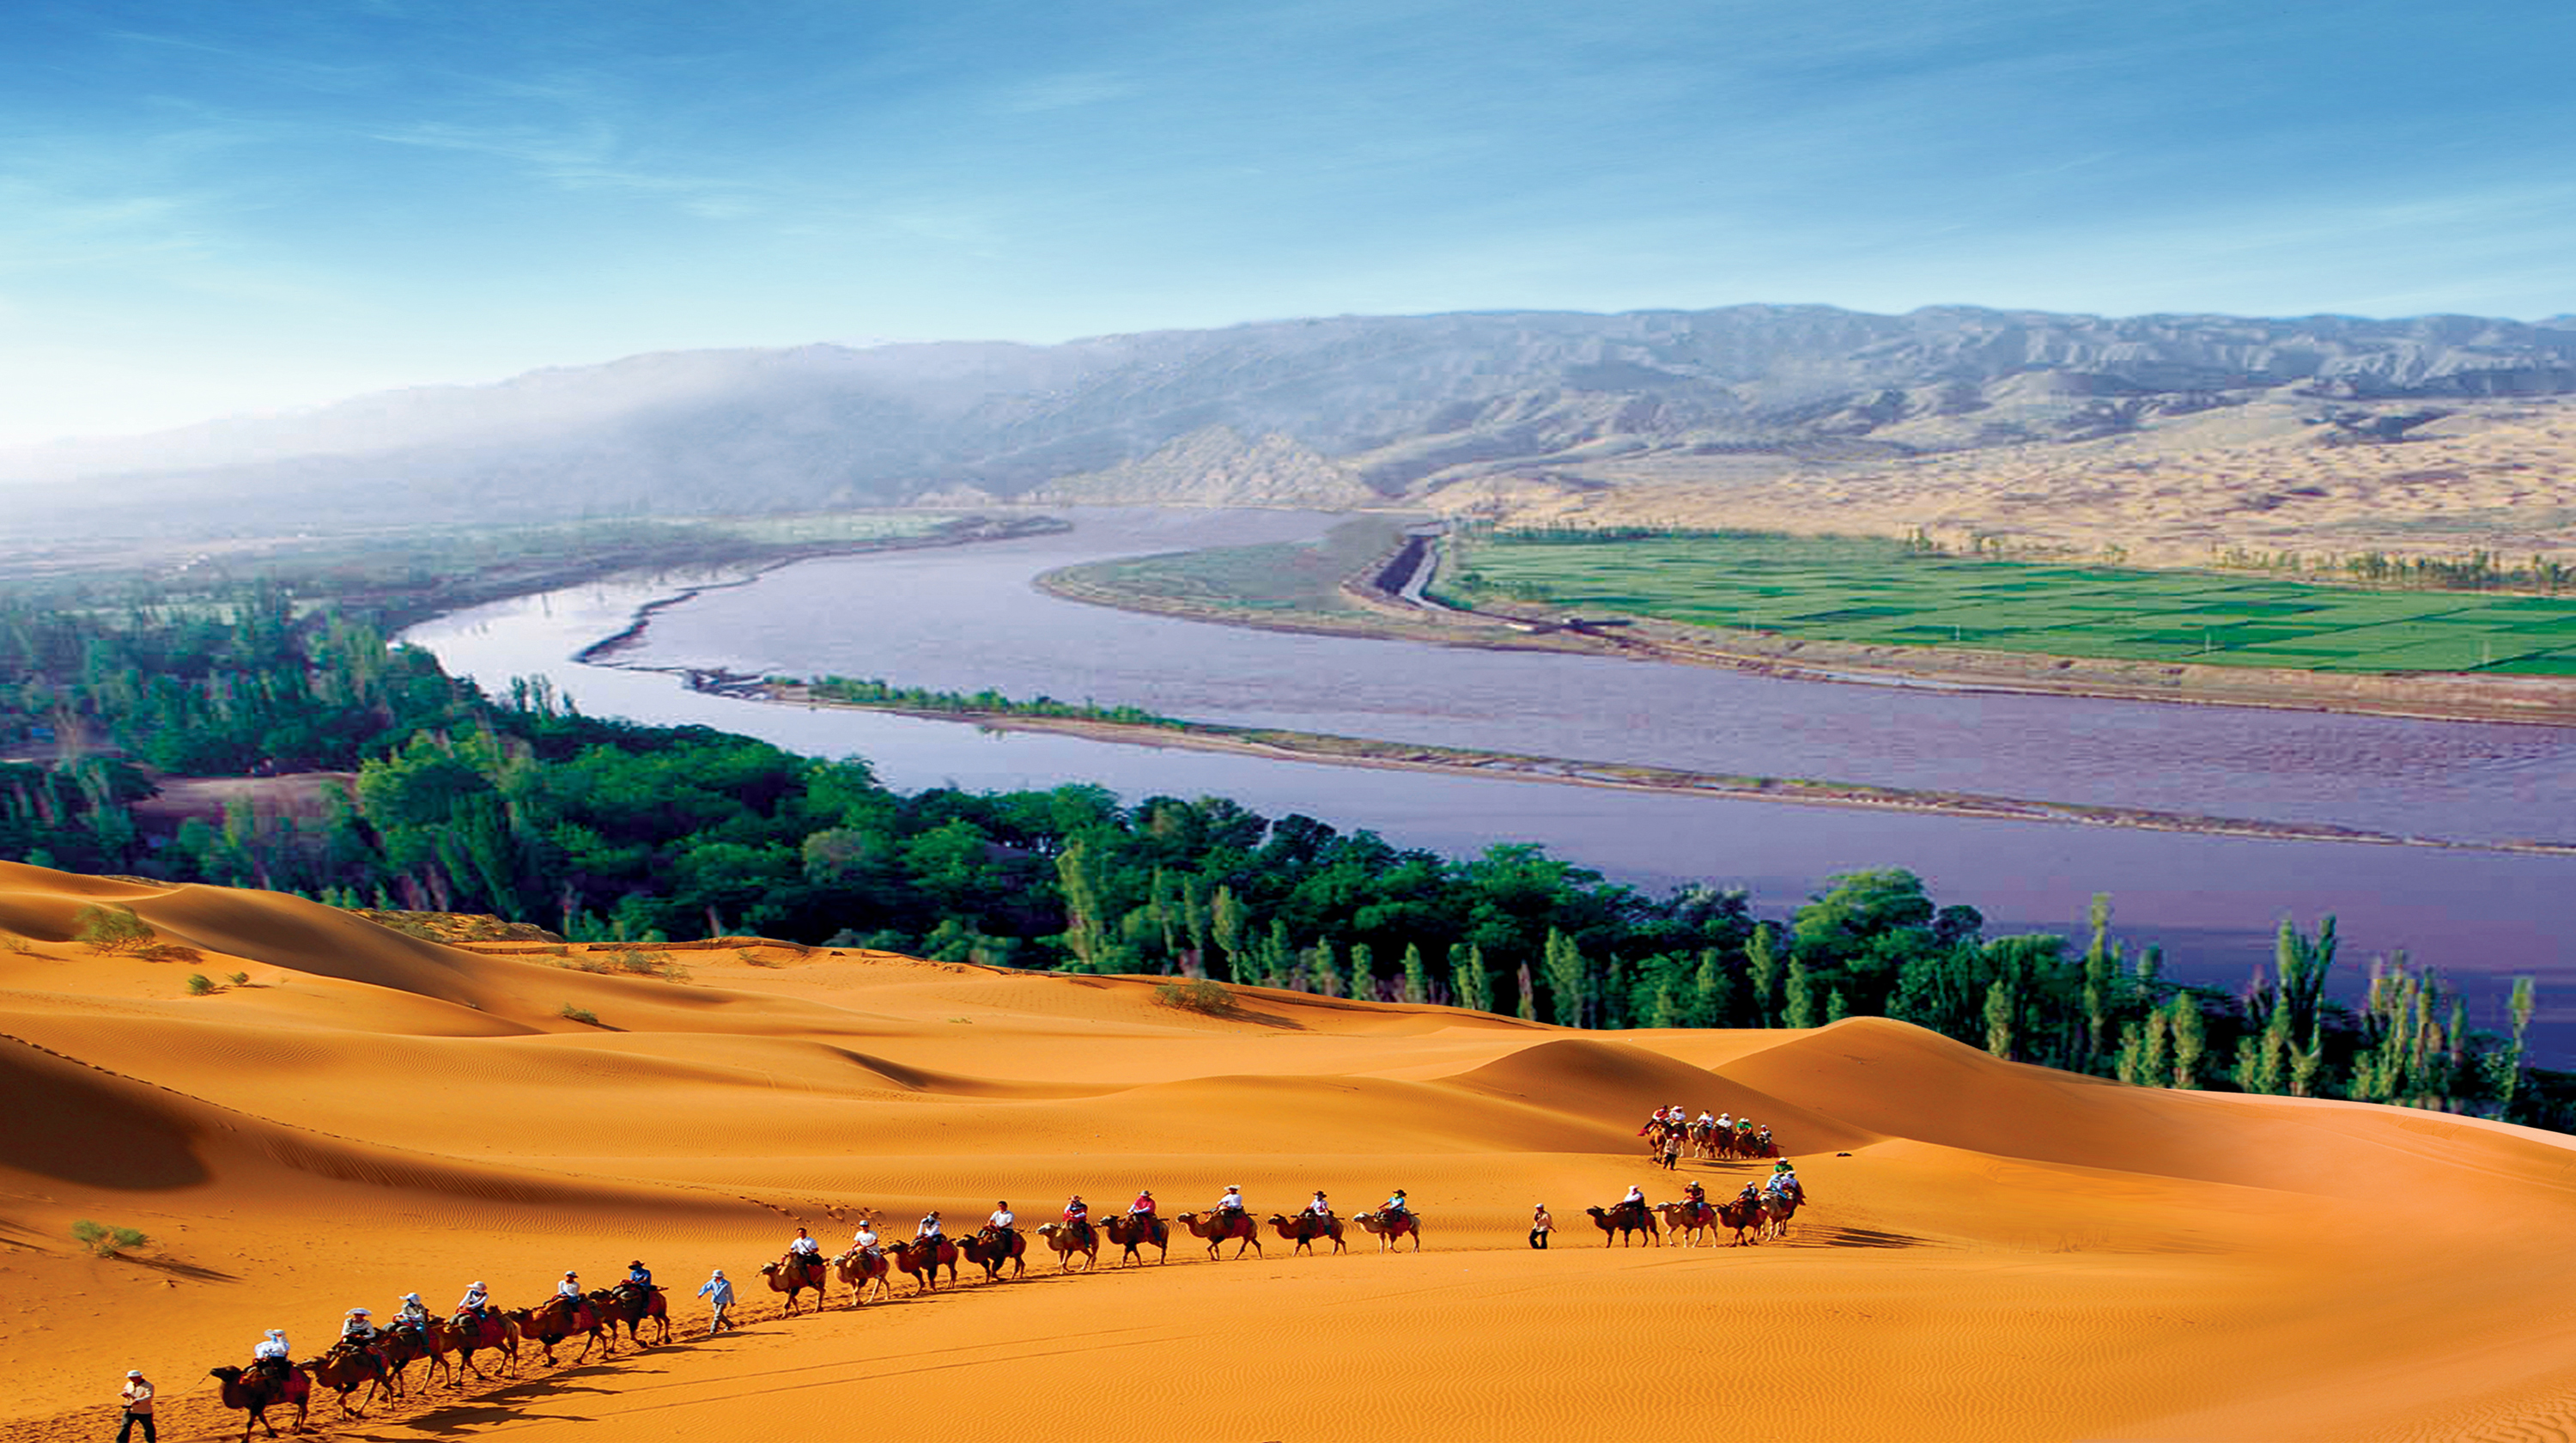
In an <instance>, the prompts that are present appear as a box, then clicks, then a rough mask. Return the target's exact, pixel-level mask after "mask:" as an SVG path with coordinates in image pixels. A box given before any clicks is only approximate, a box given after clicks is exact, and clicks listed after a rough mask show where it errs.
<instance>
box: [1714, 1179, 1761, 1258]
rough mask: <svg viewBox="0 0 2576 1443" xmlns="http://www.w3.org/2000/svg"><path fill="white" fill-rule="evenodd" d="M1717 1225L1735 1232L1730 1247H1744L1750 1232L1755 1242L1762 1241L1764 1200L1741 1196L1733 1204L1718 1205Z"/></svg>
mask: <svg viewBox="0 0 2576 1443" xmlns="http://www.w3.org/2000/svg"><path fill="white" fill-rule="evenodd" d="M1746 1191H1747V1192H1750V1191H1752V1189H1750V1188H1747V1189H1746ZM1717 1225H1718V1226H1719V1227H1722V1228H1728V1229H1732V1230H1733V1231H1734V1233H1735V1241H1734V1242H1732V1243H1730V1244H1728V1246H1729V1247H1740V1246H1742V1245H1743V1243H1744V1241H1745V1239H1744V1235H1745V1234H1746V1233H1748V1232H1749V1233H1752V1234H1753V1241H1755V1242H1757V1243H1758V1242H1760V1241H1762V1200H1761V1199H1760V1198H1753V1197H1744V1196H1741V1195H1739V1196H1737V1197H1736V1198H1735V1200H1734V1201H1732V1202H1722V1203H1719V1204H1717Z"/></svg>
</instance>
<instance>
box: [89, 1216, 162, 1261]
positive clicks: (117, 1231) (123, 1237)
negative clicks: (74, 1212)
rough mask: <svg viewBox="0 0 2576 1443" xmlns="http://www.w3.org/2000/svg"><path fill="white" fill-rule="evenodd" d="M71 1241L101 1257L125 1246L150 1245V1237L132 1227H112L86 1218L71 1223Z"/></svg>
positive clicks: (109, 1256)
mask: <svg viewBox="0 0 2576 1443" xmlns="http://www.w3.org/2000/svg"><path fill="white" fill-rule="evenodd" d="M72 1241H74V1242H76V1243H79V1244H80V1245H81V1246H82V1247H85V1248H87V1249H89V1250H90V1251H91V1252H93V1253H95V1254H97V1255H98V1256H100V1257H102V1258H112V1257H115V1256H116V1255H117V1254H119V1253H121V1252H123V1251H125V1250H126V1249H127V1248H142V1247H150V1246H151V1245H152V1239H150V1238H148V1237H145V1236H144V1235H143V1234H142V1233H141V1232H139V1231H137V1230H136V1229H134V1228H112V1227H108V1226H107V1225H105V1224H103V1223H94V1222H91V1221H90V1220H89V1219H87V1218H82V1219H81V1220H80V1221H79V1222H76V1223H74V1224H72Z"/></svg>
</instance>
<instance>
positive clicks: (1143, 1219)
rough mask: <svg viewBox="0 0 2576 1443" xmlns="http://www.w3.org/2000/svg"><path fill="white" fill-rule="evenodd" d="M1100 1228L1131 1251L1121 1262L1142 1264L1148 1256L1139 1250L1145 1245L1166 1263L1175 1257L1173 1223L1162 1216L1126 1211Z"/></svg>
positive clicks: (1127, 1252)
mask: <svg viewBox="0 0 2576 1443" xmlns="http://www.w3.org/2000/svg"><path fill="white" fill-rule="evenodd" d="M1100 1230H1101V1231H1102V1232H1104V1233H1107V1234H1108V1235H1109V1240H1110V1241H1111V1242H1113V1243H1116V1244H1118V1245H1119V1246H1120V1247H1122V1248H1125V1249H1126V1250H1127V1251H1126V1252H1125V1253H1124V1254H1122V1255H1121V1256H1120V1257H1119V1259H1118V1261H1119V1262H1121V1263H1134V1264H1136V1265H1138V1266H1139V1267H1142V1266H1143V1265H1144V1262H1145V1258H1144V1255H1143V1254H1142V1253H1139V1252H1138V1251H1137V1249H1138V1248H1143V1247H1151V1248H1152V1249H1153V1250H1154V1252H1155V1255H1156V1256H1157V1257H1158V1258H1160V1259H1161V1260H1162V1261H1163V1262H1167V1263H1168V1262H1170V1261H1171V1260H1172V1246H1171V1245H1172V1225H1171V1224H1170V1223H1167V1222H1165V1221H1163V1220H1162V1219H1161V1218H1158V1217H1152V1216H1148V1215H1145V1214H1142V1213H1122V1214H1120V1215H1119V1216H1117V1217H1113V1218H1110V1219H1108V1220H1107V1221H1105V1222H1103V1223H1102V1224H1101V1225H1100Z"/></svg>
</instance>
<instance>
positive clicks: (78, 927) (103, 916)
mask: <svg viewBox="0 0 2576 1443" xmlns="http://www.w3.org/2000/svg"><path fill="white" fill-rule="evenodd" d="M72 928H73V930H72V939H73V940H74V941H77V942H86V943H88V944H89V945H90V947H91V948H92V949H93V950H95V951H100V952H138V951H141V950H142V949H143V948H144V947H145V946H146V945H148V944H149V943H150V942H151V941H152V935H153V933H152V924H151V923H149V922H146V921H144V920H143V919H142V918H140V917H137V916H135V915H134V909H133V908H131V907H117V906H101V905H92V906H88V907H83V908H81V909H80V910H79V911H78V912H75V913H73V914H72Z"/></svg>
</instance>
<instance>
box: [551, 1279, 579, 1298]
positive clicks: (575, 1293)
mask: <svg viewBox="0 0 2576 1443" xmlns="http://www.w3.org/2000/svg"><path fill="white" fill-rule="evenodd" d="M581 1295H582V1293H581V1279H579V1278H577V1277H574V1276H573V1275H572V1274H570V1273H566V1274H564V1275H563V1281H562V1282H560V1283H557V1284H555V1296H556V1297H558V1298H578V1297H580V1296H581Z"/></svg>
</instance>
